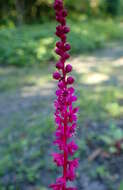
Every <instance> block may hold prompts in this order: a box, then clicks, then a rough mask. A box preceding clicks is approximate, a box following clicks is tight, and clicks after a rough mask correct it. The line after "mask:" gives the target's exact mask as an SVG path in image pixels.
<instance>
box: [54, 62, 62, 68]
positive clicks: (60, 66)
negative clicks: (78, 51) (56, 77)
mask: <svg viewBox="0 0 123 190" xmlns="http://www.w3.org/2000/svg"><path fill="white" fill-rule="evenodd" d="M56 68H57V69H62V68H63V63H62V62H60V61H59V62H58V63H56Z"/></svg>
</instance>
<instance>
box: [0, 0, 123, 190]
mask: <svg viewBox="0 0 123 190" xmlns="http://www.w3.org/2000/svg"><path fill="white" fill-rule="evenodd" d="M52 3H53V0H21V1H20V0H0V190H47V189H48V185H49V184H50V183H51V182H53V181H54V180H55V177H56V175H57V176H58V175H59V174H60V171H58V170H57V168H56V166H55V165H54V164H53V162H52V158H51V156H50V153H51V152H52V150H53V149H54V148H53V145H52V141H53V138H54V136H53V132H54V130H55V124H54V121H53V112H54V110H53V101H54V98H55V95H54V94H55V89H56V83H55V82H54V81H53V80H52V72H53V71H54V69H55V62H56V60H57V59H58V57H57V56H56V55H55V53H54V47H55V42H56V40H57V38H56V37H55V35H54V32H55V26H56V22H55V16H54V11H53V8H52ZM65 5H66V7H67V8H68V10H69V16H68V25H69V26H70V27H71V33H70V34H69V35H68V41H69V42H70V43H71V45H72V50H71V59H70V60H69V62H70V63H71V64H72V65H73V68H74V70H73V75H74V76H75V78H76V83H75V87H76V94H77V96H78V102H77V105H78V106H79V107H80V110H79V118H78V128H77V131H76V140H77V143H78V145H79V151H78V152H77V154H76V156H78V157H79V158H80V166H79V169H78V170H77V180H76V182H75V183H74V184H75V185H76V186H77V187H78V190H95V189H98V190H123V70H122V69H123V0H76V1H73V0H66V1H65Z"/></svg>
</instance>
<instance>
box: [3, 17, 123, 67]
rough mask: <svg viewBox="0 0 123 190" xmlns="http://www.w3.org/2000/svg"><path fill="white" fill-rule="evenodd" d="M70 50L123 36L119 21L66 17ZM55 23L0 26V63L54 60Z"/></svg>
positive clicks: (86, 48)
mask: <svg viewBox="0 0 123 190" xmlns="http://www.w3.org/2000/svg"><path fill="white" fill-rule="evenodd" d="M69 25H70V27H71V33H70V34H69V37H68V39H69V41H70V43H71V44H72V50H71V54H72V55H74V54H81V53H85V52H89V51H93V50H95V49H98V48H101V47H103V46H104V45H105V43H107V42H108V41H112V40H122V39H123V36H122V29H123V27H122V25H121V24H120V23H118V22H116V21H113V20H107V21H104V20H92V21H76V22H75V21H69ZM55 26H56V23H53V22H50V23H45V24H42V25H30V26H29V25H26V26H22V27H21V28H12V29H9V28H2V29H0V64H3V65H6V64H7V65H17V66H24V65H32V64H41V65H43V63H44V61H45V62H47V61H49V60H54V59H55V58H56V55H55V54H54V52H53V48H54V46H55V41H56V38H55V37H54V32H55Z"/></svg>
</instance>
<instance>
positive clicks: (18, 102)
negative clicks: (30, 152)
mask: <svg viewBox="0 0 123 190" xmlns="http://www.w3.org/2000/svg"><path fill="white" fill-rule="evenodd" d="M71 63H72V65H73V67H74V71H75V75H76V77H78V75H79V81H77V82H79V88H80V87H81V85H80V84H83V85H86V86H90V87H91V86H96V85H101V86H104V85H107V86H108V85H109V86H110V85H114V86H121V87H122V86H123V75H122V68H123V46H121V45H117V46H115V45H110V46H108V47H107V48H106V49H104V50H100V51H97V52H96V53H94V54H92V55H91V56H79V57H75V58H72V60H71ZM52 70H53V67H52V66H49V69H48V71H46V70H44V73H43V74H45V77H44V75H43V77H44V79H43V80H42V71H41V72H40V71H39V69H36V70H35V72H34V73H33V71H32V70H31V71H30V70H29V72H27V70H26V71H24V70H23V69H21V71H18V70H16V69H15V68H13V69H12V68H0V73H1V76H0V78H1V81H2V82H1V84H0V87H1V88H0V89H1V93H0V105H1V106H0V115H1V119H0V127H3V126H5V125H9V124H10V123H11V122H13V121H14V117H15V113H17V115H18V118H19V119H20V120H21V119H22V118H23V119H24V115H25V113H26V114H27V115H28V114H30V112H31V110H32V112H33V111H34V113H36V112H37V113H39V112H40V111H41V112H42V114H45V113H46V114H47V113H49V112H50V109H49V108H52V105H51V104H52V100H53V94H54V88H55V85H56V84H54V83H53V81H52V82H50V80H52V79H51V78H50V77H49V78H48V77H47V74H49V75H50V74H51V72H52ZM48 72H49V73H48ZM14 75H15V76H14ZM77 79H78V78H77ZM41 80H42V81H41ZM76 85H78V84H76ZM47 105H48V106H47ZM42 108H43V109H42ZM25 120H28V119H25ZM6 121H7V122H6Z"/></svg>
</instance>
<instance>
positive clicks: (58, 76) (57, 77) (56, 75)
mask: <svg viewBox="0 0 123 190" xmlns="http://www.w3.org/2000/svg"><path fill="white" fill-rule="evenodd" d="M53 78H54V79H56V80H59V79H60V78H61V75H60V73H59V72H57V71H56V72H54V73H53Z"/></svg>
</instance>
